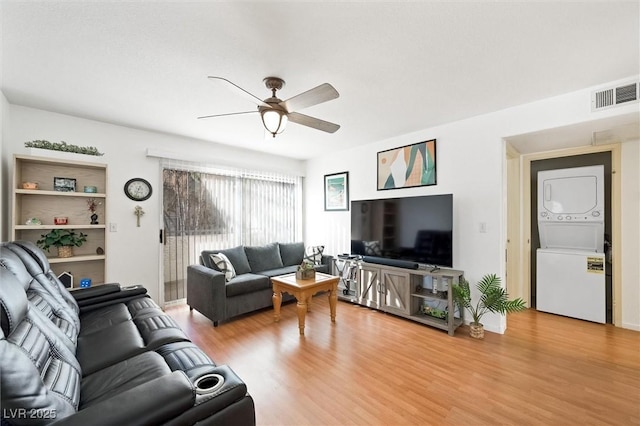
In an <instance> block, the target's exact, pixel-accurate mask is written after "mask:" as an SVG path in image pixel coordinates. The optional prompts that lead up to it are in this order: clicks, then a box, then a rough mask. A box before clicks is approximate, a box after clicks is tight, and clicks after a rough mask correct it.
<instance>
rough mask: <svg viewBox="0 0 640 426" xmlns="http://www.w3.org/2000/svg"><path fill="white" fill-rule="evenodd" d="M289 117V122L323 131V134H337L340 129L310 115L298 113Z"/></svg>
mask: <svg viewBox="0 0 640 426" xmlns="http://www.w3.org/2000/svg"><path fill="white" fill-rule="evenodd" d="M287 116H288V117H289V121H292V122H294V123H297V124H302V125H303V126H307V127H312V128H314V129H318V130H322V131H323V132H327V133H335V132H336V131H337V130H338V129H339V128H340V125H338V124H335V123H330V122H328V121H324V120H320V119H319V118H315V117H309V116H308V115H304V114H300V113H297V112H290V113H288V114H287Z"/></svg>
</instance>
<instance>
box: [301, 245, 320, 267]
mask: <svg viewBox="0 0 640 426" xmlns="http://www.w3.org/2000/svg"><path fill="white" fill-rule="evenodd" d="M323 251H324V246H309V247H307V248H306V249H305V251H304V260H307V261H309V262H311V263H313V264H314V265H320V264H322V252H323Z"/></svg>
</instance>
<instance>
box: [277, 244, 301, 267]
mask: <svg viewBox="0 0 640 426" xmlns="http://www.w3.org/2000/svg"><path fill="white" fill-rule="evenodd" d="M278 246H279V247H280V257H281V258H282V265H283V266H293V265H299V264H301V263H302V259H304V243H302V242H300V243H278Z"/></svg>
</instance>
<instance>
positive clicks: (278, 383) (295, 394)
mask: <svg viewBox="0 0 640 426" xmlns="http://www.w3.org/2000/svg"><path fill="white" fill-rule="evenodd" d="M167 313H169V314H170V315H171V316H172V317H174V318H175V319H176V320H177V321H178V323H179V324H180V325H181V326H182V327H183V329H184V330H185V331H186V332H187V334H188V335H189V336H190V337H191V338H192V340H193V341H194V342H195V343H196V344H198V345H200V347H201V348H203V350H204V351H205V352H207V353H208V354H209V355H210V356H211V358H212V359H213V360H214V361H215V362H216V363H217V364H219V365H220V364H227V365H229V366H230V367H231V368H232V369H233V370H234V371H236V373H237V374H238V375H239V376H240V377H241V378H242V379H243V380H244V381H245V383H246V384H247V387H248V389H249V393H250V394H251V395H252V396H253V398H254V400H255V404H256V420H257V424H258V425H403V424H404V425H432V424H433V425H440V424H453V425H489V424H491V425H495V424H511V425H569V424H576V425H578V424H579V425H584V424H590V425H638V424H640V333H639V332H635V331H630V330H623V329H619V328H615V327H613V326H610V325H600V324H593V323H589V322H584V321H580V320H574V319H569V318H564V317H559V316H554V315H550V314H544V313H541V312H536V311H533V310H530V311H526V312H521V313H518V314H513V315H510V316H509V319H508V327H509V328H508V330H507V332H506V334H504V335H498V334H494V333H485V334H486V337H485V339H484V340H473V339H471V338H470V337H468V329H467V328H466V327H461V328H459V329H458V330H457V331H456V335H455V336H454V337H450V336H448V335H447V334H446V333H445V332H443V331H439V330H435V329H432V328H429V327H426V326H423V325H419V324H416V323H413V322H410V321H407V320H404V319H401V318H397V317H394V316H392V315H388V314H384V313H380V312H377V311H374V310H370V309H368V308H364V307H360V306H357V305H352V304H350V303H346V302H338V308H337V319H336V321H337V322H336V323H335V324H331V322H330V317H329V306H328V301H327V297H326V296H324V295H321V296H318V297H314V298H313V304H312V311H311V312H310V313H309V314H307V319H306V330H305V336H304V337H300V336H299V335H298V324H297V321H298V319H297V315H296V306H295V303H294V304H285V305H284V306H283V307H282V312H281V314H282V319H281V320H280V322H279V323H274V322H273V312H272V311H271V310H263V311H260V312H257V313H254V314H251V315H247V316H243V317H240V318H239V319H236V320H233V321H230V322H225V323H221V324H220V326H219V327H217V328H214V327H213V326H212V324H211V322H210V321H209V320H208V319H207V318H205V317H204V316H203V315H201V314H200V313H198V312H197V311H193V312H190V311H189V309H188V307H186V306H177V307H171V308H168V309H167Z"/></svg>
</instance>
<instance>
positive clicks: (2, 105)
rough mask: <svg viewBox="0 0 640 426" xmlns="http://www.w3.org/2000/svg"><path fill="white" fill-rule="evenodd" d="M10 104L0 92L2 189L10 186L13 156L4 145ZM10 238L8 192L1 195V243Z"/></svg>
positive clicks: (0, 169) (0, 180)
mask: <svg viewBox="0 0 640 426" xmlns="http://www.w3.org/2000/svg"><path fill="white" fill-rule="evenodd" d="M8 123H9V103H8V102H7V98H5V96H4V93H2V91H0V188H5V187H7V185H9V182H10V178H9V177H10V176H9V164H10V162H11V160H10V158H11V155H7V154H6V153H5V146H6V145H7V144H5V143H4V141H5V139H6V137H5V133H7V128H8V127H9V124H8ZM8 238H9V198H8V194H7V193H6V191H3V192H2V194H0V241H6V240H7V239H8Z"/></svg>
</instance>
